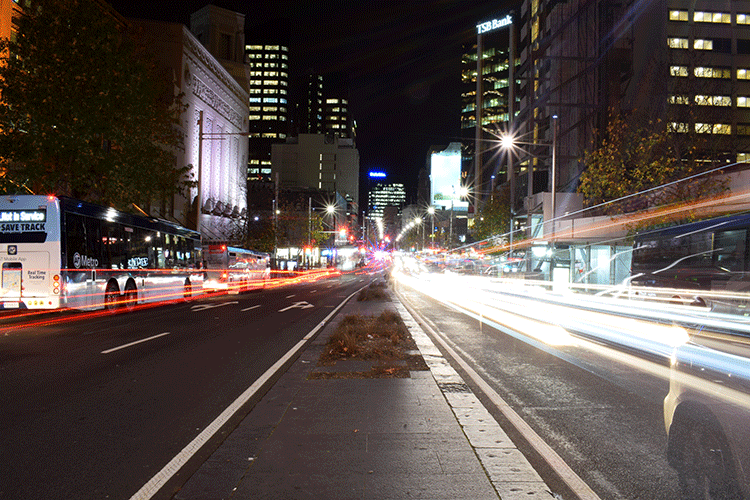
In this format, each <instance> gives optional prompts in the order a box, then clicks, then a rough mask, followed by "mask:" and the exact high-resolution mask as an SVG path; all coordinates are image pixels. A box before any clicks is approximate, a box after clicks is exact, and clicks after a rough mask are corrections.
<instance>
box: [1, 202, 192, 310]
mask: <svg viewBox="0 0 750 500" xmlns="http://www.w3.org/2000/svg"><path fill="white" fill-rule="evenodd" d="M201 253H202V249H201V239H200V234H199V233H197V232H196V231H192V230H189V229H186V228H184V227H181V226H179V225H177V224H173V223H171V222H168V221H164V220H159V219H154V218H150V217H142V216H138V215H132V214H127V213H123V212H120V211H117V210H115V209H113V208H107V207H103V206H99V205H95V204H92V203H87V202H83V201H79V200H75V199H72V198H66V197H58V196H35V195H2V196H0V263H1V264H0V265H1V268H0V309H5V310H7V309H57V308H75V309H86V310H88V309H96V308H106V309H109V310H115V309H118V308H121V307H124V308H127V309H132V308H133V307H134V306H135V305H136V304H138V303H146V302H154V301H165V300H174V299H178V298H180V299H181V298H189V297H191V296H192V295H193V294H194V293H198V292H200V291H201V290H202V286H203V269H200V267H201V265H202V256H201Z"/></svg>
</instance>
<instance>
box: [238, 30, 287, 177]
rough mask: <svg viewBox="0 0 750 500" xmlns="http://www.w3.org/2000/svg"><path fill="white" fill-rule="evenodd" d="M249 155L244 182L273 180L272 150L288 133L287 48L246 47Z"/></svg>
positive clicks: (279, 46)
mask: <svg viewBox="0 0 750 500" xmlns="http://www.w3.org/2000/svg"><path fill="white" fill-rule="evenodd" d="M245 61H246V63H247V65H248V67H249V90H248V93H249V95H250V100H249V138H250V156H249V160H248V161H249V164H248V173H247V179H248V181H250V182H253V181H272V180H273V179H272V176H271V171H272V169H271V148H272V145H273V144H279V143H283V142H284V141H285V140H286V139H287V136H288V134H289V115H290V113H289V109H290V108H289V106H290V104H289V48H288V47H286V46H285V45H280V44H260V43H258V44H247V45H245Z"/></svg>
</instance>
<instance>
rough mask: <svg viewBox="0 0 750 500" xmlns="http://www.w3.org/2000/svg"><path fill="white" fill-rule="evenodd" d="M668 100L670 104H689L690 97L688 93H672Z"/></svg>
mask: <svg viewBox="0 0 750 500" xmlns="http://www.w3.org/2000/svg"><path fill="white" fill-rule="evenodd" d="M667 102H668V103H669V104H688V103H690V99H689V98H688V96H686V95H671V96H669V99H668V100H667Z"/></svg>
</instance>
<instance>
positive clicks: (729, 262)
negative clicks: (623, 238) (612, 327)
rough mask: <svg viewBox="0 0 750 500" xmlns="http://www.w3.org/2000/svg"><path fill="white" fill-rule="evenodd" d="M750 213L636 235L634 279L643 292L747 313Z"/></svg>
mask: <svg viewBox="0 0 750 500" xmlns="http://www.w3.org/2000/svg"><path fill="white" fill-rule="evenodd" d="M749 237H750V214H740V215H732V216H726V217H720V218H715V219H708V220H703V221H698V222H693V223H688V224H680V225H675V226H671V227H667V228H662V229H657V230H653V231H646V232H642V233H639V234H637V235H636V236H635V239H634V243H633V257H632V264H631V278H630V284H631V285H632V286H634V287H658V288H659V290H654V292H649V291H648V288H646V289H645V290H644V289H641V290H639V291H637V292H636V294H639V295H645V296H647V297H648V296H655V297H662V298H665V299H667V300H669V301H670V302H673V303H682V304H692V305H696V306H706V307H710V308H711V309H712V310H716V311H722V312H732V313H738V312H740V313H745V312H746V311H747V306H748V305H750V294H749V293H748V292H750V240H748V238H749Z"/></svg>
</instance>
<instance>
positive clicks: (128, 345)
mask: <svg viewBox="0 0 750 500" xmlns="http://www.w3.org/2000/svg"><path fill="white" fill-rule="evenodd" d="M170 333H171V332H164V333H160V334H159V335H154V336H153V337H149V338H147V339H141V340H136V341H135V342H130V343H129V344H124V345H121V346H118V347H113V348H112V349H107V350H106V351H102V354H109V353H110V352H115V351H119V350H120V349H125V348H126V347H130V346H134V345H136V344H140V343H141V342H148V341H149V340H154V339H158V338H159V337H163V336H165V335H169V334H170Z"/></svg>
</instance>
